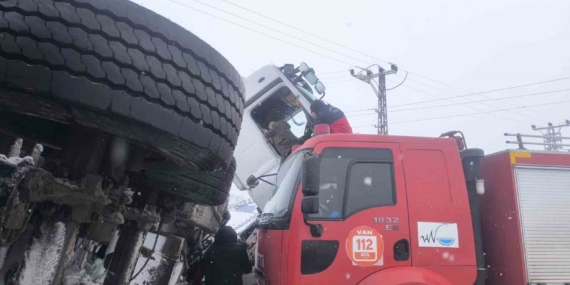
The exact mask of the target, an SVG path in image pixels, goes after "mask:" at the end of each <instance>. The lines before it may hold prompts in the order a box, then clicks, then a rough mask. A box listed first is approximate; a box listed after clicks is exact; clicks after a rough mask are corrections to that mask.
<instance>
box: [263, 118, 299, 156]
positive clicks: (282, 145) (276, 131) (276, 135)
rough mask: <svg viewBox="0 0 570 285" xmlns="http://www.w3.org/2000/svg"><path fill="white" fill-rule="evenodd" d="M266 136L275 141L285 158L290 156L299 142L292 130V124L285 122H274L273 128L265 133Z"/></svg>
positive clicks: (280, 153)
mask: <svg viewBox="0 0 570 285" xmlns="http://www.w3.org/2000/svg"><path fill="white" fill-rule="evenodd" d="M265 137H266V138H268V139H269V140H271V141H272V142H273V145H274V146H275V147H276V148H277V151H279V155H281V157H283V158H286V157H287V156H289V154H290V153H291V149H292V147H293V146H294V145H296V144H298V141H297V137H296V136H295V135H294V134H293V132H291V126H289V124H287V123H284V122H275V123H273V128H272V129H271V130H269V131H267V132H266V133H265Z"/></svg>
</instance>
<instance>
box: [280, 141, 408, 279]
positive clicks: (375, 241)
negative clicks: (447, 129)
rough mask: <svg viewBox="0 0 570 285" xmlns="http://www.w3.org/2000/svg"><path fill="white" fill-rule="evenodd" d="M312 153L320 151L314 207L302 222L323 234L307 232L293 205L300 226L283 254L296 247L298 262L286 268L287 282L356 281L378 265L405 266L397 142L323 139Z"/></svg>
mask: <svg viewBox="0 0 570 285" xmlns="http://www.w3.org/2000/svg"><path fill="white" fill-rule="evenodd" d="M314 152H316V153H320V171H319V172H320V173H319V175H320V192H319V203H320V212H319V214H315V215H308V222H309V223H312V224H320V225H321V226H322V227H323V233H322V235H321V236H320V237H317V236H314V235H312V234H311V232H310V230H309V227H308V226H306V225H304V224H303V214H302V213H301V209H300V207H297V208H296V209H294V213H293V215H294V218H293V222H292V223H293V224H297V223H300V224H303V226H302V227H297V228H296V229H298V231H299V232H298V233H297V232H293V230H292V231H291V233H290V235H289V236H290V242H289V244H290V246H289V254H290V255H291V254H292V249H298V250H299V251H300V252H297V253H296V254H300V264H297V265H296V266H292V264H293V262H294V261H290V264H289V267H288V270H289V272H290V274H289V276H295V277H296V278H298V279H294V280H288V281H289V283H290V284H340V283H343V282H341V281H339V280H343V281H346V282H348V283H354V284H356V283H358V282H359V281H360V280H363V279H364V278H365V277H366V276H368V275H370V274H372V273H373V272H376V271H378V270H382V269H386V268H391V267H396V266H406V265H411V258H410V251H409V248H410V243H409V241H410V230H409V223H408V203H407V197H406V185H405V180H404V172H403V166H402V162H401V160H400V148H399V144H397V143H365V142H342V143H341V142H324V143H320V144H317V145H316V147H315V149H314ZM300 196H302V195H301V194H299V195H298V197H297V202H296V205H299V204H300V200H301V198H302V197H300ZM296 236H298V237H299V238H293V237H296ZM296 243H297V244H296ZM293 270H295V271H296V270H300V274H299V273H298V272H297V273H296V274H294V273H295V272H292V271H293ZM349 280H350V281H349Z"/></svg>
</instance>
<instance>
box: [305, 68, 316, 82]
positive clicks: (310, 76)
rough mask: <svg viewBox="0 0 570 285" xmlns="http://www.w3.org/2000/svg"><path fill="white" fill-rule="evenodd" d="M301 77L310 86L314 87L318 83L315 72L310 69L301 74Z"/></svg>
mask: <svg viewBox="0 0 570 285" xmlns="http://www.w3.org/2000/svg"><path fill="white" fill-rule="evenodd" d="M303 77H305V79H307V81H308V82H309V83H310V84H311V85H315V84H317V82H318V81H319V79H318V78H317V75H315V71H314V70H313V69H312V68H311V69H309V70H308V71H306V72H303Z"/></svg>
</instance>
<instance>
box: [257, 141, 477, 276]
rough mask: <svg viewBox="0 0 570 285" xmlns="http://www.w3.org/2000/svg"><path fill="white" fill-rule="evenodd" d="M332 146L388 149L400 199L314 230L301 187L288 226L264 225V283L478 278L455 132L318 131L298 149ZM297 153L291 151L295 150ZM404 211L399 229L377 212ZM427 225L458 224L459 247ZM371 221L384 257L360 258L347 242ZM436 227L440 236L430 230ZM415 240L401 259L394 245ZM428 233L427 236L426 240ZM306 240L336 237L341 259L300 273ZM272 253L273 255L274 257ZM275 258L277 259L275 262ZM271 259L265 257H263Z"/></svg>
mask: <svg viewBox="0 0 570 285" xmlns="http://www.w3.org/2000/svg"><path fill="white" fill-rule="evenodd" d="M328 148H364V149H376V148H380V149H389V150H391V152H392V154H393V175H394V182H395V193H396V197H397V203H396V204H395V205H389V206H380V207H373V208H369V209H365V210H361V211H358V212H356V213H355V214H352V215H349V216H346V217H344V219H343V220H340V221H339V220H311V221H310V222H311V223H318V224H321V225H322V226H323V228H324V231H323V234H322V236H321V237H313V236H312V235H311V233H310V229H309V227H308V226H307V225H305V223H304V221H303V214H302V212H301V199H302V198H303V194H302V192H301V189H302V186H301V185H299V186H298V187H297V191H296V195H295V197H294V203H293V207H292V209H291V221H290V225H289V226H288V228H287V229H284V230H273V229H271V228H268V229H259V230H258V239H259V241H258V247H257V253H258V255H261V256H263V259H264V261H260V260H259V259H258V260H257V263H258V266H257V267H258V268H257V269H258V270H259V271H261V272H262V274H263V275H264V281H265V284H387V285H388V284H394V285H396V284H417V285H422V284H423V285H428V284H429V285H447V284H454V285H455V284H465V285H472V284H473V283H474V281H475V278H476V275H477V266H476V253H475V246H474V237H473V236H474V234H473V227H472V220H471V213H470V207H469V201H468V195H467V189H466V182H465V176H464V174H463V169H462V167H461V160H460V156H459V151H458V149H457V144H456V141H455V140H453V139H434V138H417V137H398V136H377V135H353V134H349V135H345V134H332V135H323V136H318V137H315V138H313V139H311V140H309V141H307V142H306V143H305V144H304V145H303V146H301V147H299V148H298V149H296V150H295V152H294V154H295V153H297V152H299V151H302V150H307V149H309V150H312V151H313V152H314V153H322V152H323V151H324V150H325V149H328ZM294 154H292V155H294ZM380 217H394V218H398V220H399V221H398V227H399V229H398V230H388V228H387V227H386V224H379V223H377V222H375V219H376V218H380ZM420 223H422V224H425V223H427V224H438V223H439V224H442V225H444V224H445V225H447V224H451V225H455V226H456V232H457V233H456V238H454V240H452V241H450V243H453V246H445V245H443V243H440V244H436V238H437V235H438V233H437V230H435V232H434V230H432V232H431V233H430V232H429V231H428V232H427V233H426V232H425V229H424V230H423V232H420V231H422V230H420ZM358 227H369V228H373V229H374V230H375V231H377V232H378V233H379V234H380V235H381V237H382V239H383V244H382V246H383V251H382V252H383V254H382V255H383V256H382V258H383V263H382V264H381V265H374V266H362V265H357V264H355V263H354V260H353V259H354V258H352V259H351V257H350V256H349V254H348V252H347V249H348V247H349V243H350V238H349V237H350V234H351V231H353V230H354V229H355V228H358ZM430 234H432V235H433V236H430ZM401 240H408V241H409V244H410V257H409V259H407V260H403V261H397V260H395V255H394V245H395V244H396V243H397V242H398V241H401ZM422 240H423V241H422ZM307 241H336V242H338V251H337V253H336V256H335V257H334V261H333V262H332V263H331V264H330V266H329V267H328V268H326V269H325V270H324V271H322V272H319V273H316V274H301V262H300V261H301V260H302V252H301V251H302V245H303V242H307ZM269 255H273V256H271V257H270V256H269ZM270 260H271V263H272V264H271V265H269V264H268V263H269V262H270ZM263 262H264V264H262V263H263Z"/></svg>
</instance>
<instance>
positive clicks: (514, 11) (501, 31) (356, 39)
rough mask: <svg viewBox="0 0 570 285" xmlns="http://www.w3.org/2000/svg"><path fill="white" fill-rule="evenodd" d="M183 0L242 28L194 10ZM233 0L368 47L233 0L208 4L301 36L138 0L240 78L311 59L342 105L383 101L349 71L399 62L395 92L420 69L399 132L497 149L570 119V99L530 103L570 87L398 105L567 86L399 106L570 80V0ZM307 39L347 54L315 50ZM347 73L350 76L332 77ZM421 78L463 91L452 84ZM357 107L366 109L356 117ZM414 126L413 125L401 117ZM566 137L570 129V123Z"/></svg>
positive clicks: (392, 102) (356, 122)
mask: <svg viewBox="0 0 570 285" xmlns="http://www.w3.org/2000/svg"><path fill="white" fill-rule="evenodd" d="M175 1H177V2H180V3H184V4H185V5H186V6H190V7H193V8H195V9H199V10H201V11H203V12H207V13H209V14H211V15H215V16H217V17H219V18H223V19H226V20H227V21H231V22H234V23H235V24H232V23H229V22H227V21H224V20H221V19H219V18H214V17H212V16H209V15H206V14H204V13H202V12H198V11H196V10H193V9H190V8H188V7H185V6H183V5H180V4H177V3H176V2H175ZM227 1H229V2H231V3H235V4H237V5H240V6H243V7H245V8H248V9H250V10H253V11H255V12H258V13H260V14H263V15H265V16H267V17H270V18H273V19H276V20H279V21H281V22H284V23H287V24H288V25H291V26H294V27H297V28H299V29H301V30H305V31H307V32H310V33H312V34H315V35H318V36H319V37H321V38H324V39H327V40H329V41H331V42H334V43H339V44H341V45H343V46H346V47H349V48H350V49H353V50H357V51H359V52H361V53H356V52H354V51H352V50H350V49H346V48H342V47H340V46H337V45H334V44H332V43H331V42H328V41H325V40H322V39H320V38H318V37H314V36H311V35H309V34H305V33H302V32H300V31H298V30H295V29H291V28H289V27H287V26H284V25H281V24H279V23H276V22H273V21H271V20H268V19H266V18H263V17H261V16H259V15H256V14H253V13H251V12H248V11H245V10H243V9H240V8H238V7H236V6H234V5H232V4H230V3H228V2H226V1H223V0H203V2H202V3H206V4H208V5H211V6H215V7H217V8H219V9H222V10H225V11H228V12H230V13H233V14H235V15H238V16H240V17H243V18H245V19H247V20H250V21H255V22H258V23H260V24H262V25H265V26H267V27H270V28H272V29H275V30H279V31H283V32H285V33H288V34H292V35H294V36H296V37H298V38H301V39H303V41H301V40H298V39H295V38H291V37H288V36H286V35H283V34H280V33H278V32H276V31H274V30H271V29H268V28H264V27H261V26H258V25H256V24H254V23H251V22H248V21H247V20H244V19H241V18H238V17H236V16H233V15H230V14H227V13H224V12H221V11H219V10H216V9H213V8H211V7H208V6H206V5H204V4H201V3H200V2H199V1H196V0H134V2H136V3H139V4H141V5H143V6H145V7H147V8H149V9H151V10H154V11H155V12H157V13H159V14H161V15H163V16H165V17H167V18H169V19H170V20H172V21H174V22H176V23H178V24H180V25H182V26H183V27H185V28H186V29H188V30H190V31H191V32H193V33H194V34H196V35H198V36H199V37H201V38H202V39H203V40H205V41H206V42H208V43H209V44H210V45H212V46H213V47H214V48H216V49H217V50H218V51H219V52H220V53H222V54H223V55H224V56H225V57H226V58H227V59H228V60H229V61H230V62H231V63H233V65H234V66H235V67H236V68H237V69H238V71H239V72H240V73H241V75H242V76H248V75H249V74H250V73H252V72H253V71H254V70H256V69H258V68H260V67H262V66H264V65H267V64H272V63H273V64H275V65H282V64H284V63H293V64H295V65H298V64H299V63H301V62H306V63H307V64H309V65H310V66H311V67H313V68H314V69H315V70H316V72H317V75H318V76H319V75H320V74H322V75H320V76H319V77H321V78H322V81H323V82H324V83H325V85H326V86H327V95H326V97H325V99H326V100H327V101H328V102H329V103H331V104H332V105H335V106H337V107H339V108H341V109H342V110H344V111H351V110H360V109H369V108H375V106H376V104H377V103H376V102H377V100H376V97H375V96H374V93H373V91H372V89H371V88H370V86H368V85H366V84H365V83H363V82H360V81H358V80H356V79H352V80H351V77H350V76H349V73H348V69H350V68H351V66H355V65H356V66H365V65H366V63H369V64H375V63H379V64H383V66H385V67H386V68H388V65H386V64H385V63H384V62H381V61H379V60H378V59H382V60H385V61H389V62H393V63H395V64H397V65H398V66H399V67H400V69H401V70H400V72H399V73H398V75H390V76H388V78H387V80H390V82H388V86H389V87H390V86H394V85H396V84H397V83H398V82H400V81H401V80H402V79H403V78H402V77H403V76H404V75H405V71H404V70H406V71H409V72H410V74H409V76H408V80H407V81H406V82H404V84H403V85H402V86H400V87H399V88H397V89H395V90H393V91H388V110H389V128H390V134H394V135H410V136H438V135H439V134H440V133H442V132H446V131H449V130H462V131H463V132H465V134H466V136H467V143H468V145H469V147H480V148H483V149H485V151H486V152H487V153H490V152H495V151H499V150H502V149H506V148H508V147H510V148H513V147H514V146H507V145H506V144H505V143H504V141H505V140H506V138H505V137H504V136H503V133H504V132H512V133H516V132H521V133H529V134H535V132H534V131H532V130H531V128H530V125H531V124H536V125H545V124H546V123H547V122H553V123H560V122H563V121H564V120H566V119H570V111H569V110H570V102H565V103H558V104H551V105H546V106H541V107H536V108H529V107H530V106H533V105H542V104H549V103H557V102H562V101H570V92H569V91H565V92H559V93H551V94H544V95H537V96H527V97H522V98H516V99H509V100H497V101H488V102H485V103H475V104H466V105H456V106H447V107H440V108H429V109H425V110H411V111H400V112H395V111H396V110H397V109H402V108H412V107H414V108H418V107H424V106H436V105H448V104H453V103H463V102H469V101H480V100H488V99H489V98H501V97H512V96H518V95H525V94H532V93H537V92H546V91H553V90H560V89H569V88H570V80H563V81H557V82H554V83H547V84H542V85H535V86H531V87H526V88H519V89H512V90H508V91H502V92H496V93H488V94H485V96H487V97H483V96H470V97H464V98H459V99H454V100H451V101H438V102H433V103H430V104H420V105H410V106H408V107H402V106H400V107H391V106H397V105H403V104H409V103H413V102H420V101H426V100H433V99H436V97H452V96H458V95H462V94H467V93H470V92H480V91H486V90H492V89H498V88H503V87H510V86H516V85H523V84H527V83H534V82H539V81H546V80H553V79H558V78H563V77H570V20H569V19H570V2H569V1H566V0H560V1H525V0H508V1H507V0H501V1H496V0H493V1H491V0H479V1H457V0H453V1H452V0H449V1H434V0H432V1H424V0H417V1H384V0H370V1H366V0H350V1H344V0H334V1H330V0H327V1H324V0H323V1H317V0H287V1H282V0H271V1H269V0H263V1H262V0H227ZM236 24H239V25H243V26H246V27H248V28H251V29H254V30H257V31H259V32H262V33H264V34H268V35H271V36H273V37H276V38H279V39H281V40H283V41H284V42H282V41H279V40H276V39H273V38H270V37H267V36H264V35H261V34H259V33H256V32H253V31H250V30H247V29H244V28H242V27H240V26H238V25H236ZM286 42H288V43H291V44H294V45H296V46H301V47H304V48H306V49H310V50H313V51H315V52H317V53H321V54H323V55H325V56H323V55H319V54H317V53H313V52H310V51H307V50H303V49H301V48H299V47H296V46H293V45H290V44H287V43H286ZM309 42H311V43H314V44H316V45H319V46H322V47H325V48H327V49H331V50H334V51H336V52H338V53H335V52H331V51H329V50H326V49H323V48H320V47H317V46H315V45H311V44H310V43H309ZM339 53H341V54H344V55H346V56H343V55H340V54H339ZM363 54H366V55H370V56H372V57H368V56H365V55H363ZM326 56H328V57H326ZM329 57H332V58H335V59H337V60H334V59H331V58H329ZM375 58H377V59H375ZM343 62H345V63H343ZM343 70H346V72H344V73H342V72H341V73H331V72H338V71H343ZM420 76H423V77H427V78H430V79H435V80H437V81H439V82H443V83H445V84H448V85H451V86H454V87H458V88H451V87H448V86H446V85H442V84H439V83H436V82H433V81H430V80H427V79H425V78H423V77H420ZM426 85H430V86H433V87H436V88H432V87H428V86H426ZM412 88H413V89H416V90H413V89H412ZM418 90H419V91H418ZM420 91H421V92H420ZM426 93H427V94H426ZM428 94H429V95H428ZM435 96H436V97H435ZM523 106H527V108H524V109H518V110H512V111H505V112H497V113H494V114H495V115H491V114H481V115H473V116H463V117H454V118H447V119H438V120H426V119H428V118H434V117H441V116H453V115H460V114H470V113H480V112H488V111H492V110H501V109H511V108H517V107H523ZM359 114H368V115H362V116H355V115H359ZM347 115H349V120H350V122H351V124H352V125H353V126H354V127H357V126H363V125H373V124H374V123H375V120H376V115H375V114H371V113H370V112H368V113H367V112H362V113H350V112H347ZM415 120H420V121H415ZM404 121H415V122H407V123H402V122H404ZM398 122H400V123H398ZM355 131H357V132H361V133H375V132H376V130H375V128H374V127H373V126H368V127H361V128H356V129H355ZM537 134H538V133H537ZM563 134H564V132H563ZM565 134H566V135H567V136H570V128H568V129H567V130H566V132H565ZM539 149H540V147H539Z"/></svg>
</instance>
